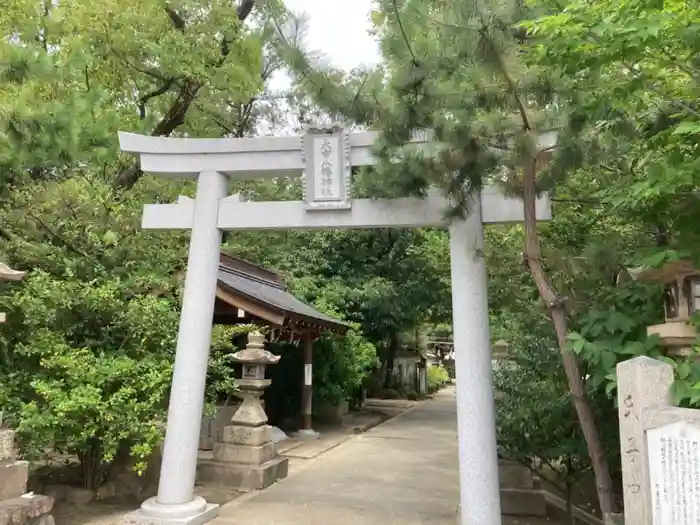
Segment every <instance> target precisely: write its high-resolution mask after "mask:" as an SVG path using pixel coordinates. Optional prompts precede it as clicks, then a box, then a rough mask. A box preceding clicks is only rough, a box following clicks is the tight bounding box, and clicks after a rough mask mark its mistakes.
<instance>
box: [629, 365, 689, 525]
mask: <svg viewBox="0 0 700 525" xmlns="http://www.w3.org/2000/svg"><path fill="white" fill-rule="evenodd" d="M617 381H618V387H617V389H618V394H617V395H618V406H619V413H620V442H621V452H622V477H623V490H624V498H625V516H624V521H625V523H627V524H628V525H697V524H698V523H700V410H691V409H686V408H678V407H675V406H672V405H671V396H670V391H671V385H672V384H673V367H672V366H671V365H669V364H668V363H664V362H662V361H659V360H656V359H651V358H649V357H636V358H634V359H631V360H629V361H625V362H623V363H620V364H618V365H617Z"/></svg>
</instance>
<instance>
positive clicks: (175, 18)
mask: <svg viewBox="0 0 700 525" xmlns="http://www.w3.org/2000/svg"><path fill="white" fill-rule="evenodd" d="M163 9H165V12H166V13H167V14H168V17H169V18H170V20H171V21H172V23H173V25H174V26H175V29H177V30H178V31H180V32H182V33H184V32H185V26H186V24H185V19H184V18H182V16H180V14H179V13H178V12H177V11H175V10H174V9H173V8H172V7H170V6H169V5H165V6H164V7H163Z"/></svg>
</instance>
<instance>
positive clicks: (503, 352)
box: [491, 339, 510, 361]
mask: <svg viewBox="0 0 700 525" xmlns="http://www.w3.org/2000/svg"><path fill="white" fill-rule="evenodd" d="M491 348H492V354H493V359H494V361H501V360H503V359H507V358H508V354H509V352H510V345H509V344H508V343H506V342H505V341H504V340H503V339H499V340H498V341H496V342H495V343H493V345H491Z"/></svg>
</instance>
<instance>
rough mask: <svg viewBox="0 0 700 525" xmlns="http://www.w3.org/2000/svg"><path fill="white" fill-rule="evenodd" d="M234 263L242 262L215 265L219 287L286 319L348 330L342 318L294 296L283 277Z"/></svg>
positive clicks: (223, 262)
mask: <svg viewBox="0 0 700 525" xmlns="http://www.w3.org/2000/svg"><path fill="white" fill-rule="evenodd" d="M222 259H223V258H222ZM236 262H237V263H242V264H235V265H232V264H227V261H225V260H222V261H221V263H220V264H219V283H220V284H222V285H223V286H225V287H227V288H229V289H231V290H232V291H234V292H235V293H237V294H240V295H243V296H245V297H247V298H249V299H252V300H253V301H256V302H258V303H261V304H263V305H265V306H267V307H269V308H272V309H273V310H277V311H279V312H281V313H282V314H283V315H284V316H285V317H286V318H289V317H292V318H301V319H303V320H304V321H306V322H311V323H314V322H315V323H318V324H320V325H322V326H323V327H325V328H327V329H330V330H335V331H338V330H339V331H343V332H344V331H346V330H347V329H348V325H347V324H345V323H343V322H342V321H340V320H338V319H336V318H334V317H331V316H329V315H326V314H324V313H321V312H319V311H318V310H316V309H314V308H312V307H311V306H309V305H307V304H306V303H303V302H302V301H300V300H299V299H297V298H296V297H294V296H293V295H292V294H291V293H289V292H288V291H287V290H286V289H285V286H284V281H283V279H281V278H277V279H275V278H270V277H269V276H270V275H272V276H273V277H278V276H276V275H275V274H273V273H272V272H269V270H267V272H269V274H268V275H261V274H260V272H258V271H255V272H253V271H246V266H248V265H249V263H245V262H244V261H239V260H236ZM234 266H236V267H234ZM260 270H264V269H260Z"/></svg>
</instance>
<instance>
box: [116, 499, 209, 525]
mask: <svg viewBox="0 0 700 525" xmlns="http://www.w3.org/2000/svg"><path fill="white" fill-rule="evenodd" d="M218 515H219V506H218V505H214V504H213V503H207V502H206V501H205V500H204V498H200V497H196V498H195V499H193V500H192V501H190V502H189V503H184V504H182V505H162V504H161V503H158V501H157V500H156V498H151V499H148V500H146V501H144V502H143V504H142V505H141V508H140V509H139V510H137V511H135V512H131V513H129V514H127V515H126V516H124V517H123V518H122V521H121V525H203V524H204V523H208V522H210V521H211V520H213V519H214V518H216V517H217V516H218Z"/></svg>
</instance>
